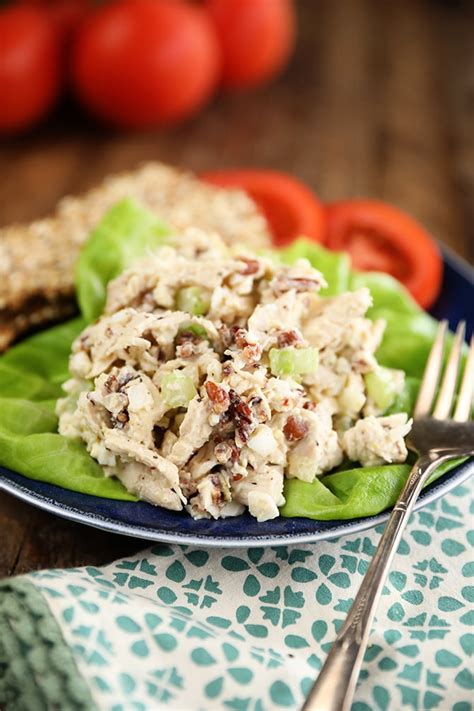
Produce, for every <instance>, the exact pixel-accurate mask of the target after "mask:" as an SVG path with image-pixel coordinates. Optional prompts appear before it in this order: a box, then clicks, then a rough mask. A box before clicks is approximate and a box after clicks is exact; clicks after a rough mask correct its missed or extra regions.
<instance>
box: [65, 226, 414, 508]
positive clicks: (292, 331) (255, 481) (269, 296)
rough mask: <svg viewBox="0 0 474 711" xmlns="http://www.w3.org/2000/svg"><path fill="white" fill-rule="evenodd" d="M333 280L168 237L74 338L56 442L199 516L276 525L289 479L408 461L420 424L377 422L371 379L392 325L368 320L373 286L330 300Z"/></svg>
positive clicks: (302, 265)
mask: <svg viewBox="0 0 474 711" xmlns="http://www.w3.org/2000/svg"><path fill="white" fill-rule="evenodd" d="M324 285H325V282H324V279H323V277H322V275H321V274H320V273H319V272H318V271H317V270H316V269H314V268H313V267H312V266H311V265H310V264H309V262H308V261H307V260H299V261H298V262H297V263H296V264H294V265H293V266H284V265H280V264H277V263H276V262H273V261H272V260H271V259H269V258H268V257H260V256H256V255H254V254H252V253H250V252H249V251H248V250H246V249H245V248H243V247H233V248H229V247H226V246H225V245H224V243H223V242H222V241H221V240H220V239H219V238H218V237H216V235H213V234H207V233H204V232H202V231H200V230H197V229H190V230H188V231H186V232H185V234H184V235H182V236H181V238H179V237H175V238H172V239H171V240H170V243H169V244H168V245H167V246H166V247H162V248H161V249H160V250H158V251H157V252H156V254H151V255H148V256H147V257H146V259H142V260H140V261H138V262H136V263H135V264H134V265H132V266H131V267H130V268H129V269H128V270H127V271H126V272H124V273H123V274H122V275H120V276H119V277H118V278H117V279H114V280H113V281H112V282H111V283H110V284H109V287H108V298H107V303H106V306H105V311H104V314H103V315H102V317H101V318H100V319H99V320H98V321H97V322H96V323H94V324H92V325H90V326H88V327H87V328H86V329H85V330H84V331H83V333H82V334H81V335H80V336H79V337H78V338H77V340H76V341H75V343H74V344H73V349H72V354H71V359H70V371H71V376H72V377H71V379H70V380H69V381H68V382H67V383H66V384H65V386H64V390H65V393H66V397H65V398H63V399H62V400H60V401H59V402H58V406H57V412H58V415H59V431H60V433H61V434H63V435H64V436H67V437H79V438H81V439H82V440H83V441H84V442H85V444H86V447H87V449H88V451H89V452H90V454H91V456H93V457H94V458H95V459H96V460H97V461H98V462H99V464H100V465H101V466H102V467H103V468H104V471H105V473H106V474H107V475H108V476H115V477H117V478H118V479H120V480H121V481H122V482H123V483H124V485H125V486H126V487H127V489H129V490H130V491H131V492H133V493H134V494H136V495H137V496H138V497H139V498H141V499H144V500H146V501H149V502H151V503H154V504H157V505H160V506H164V507H166V508H170V509H173V510H180V509H181V508H183V507H184V508H185V509H186V511H188V512H189V513H190V514H191V515H192V516H194V517H195V518H210V517H212V518H221V517H226V516H235V515H238V514H240V513H242V511H244V510H245V508H247V509H248V510H249V512H250V514H251V515H252V516H255V517H256V518H257V520H258V521H266V520H268V519H271V518H274V517H275V516H278V508H279V506H281V505H282V504H283V503H284V497H283V487H284V480H285V477H289V478H298V479H301V480H302V481H305V482H312V481H313V480H314V478H315V477H318V476H320V475H322V474H324V473H325V472H328V471H331V470H332V469H334V468H335V467H337V466H338V465H339V464H341V462H342V461H343V459H344V458H346V459H347V458H349V459H351V460H354V461H358V462H360V463H362V464H363V465H372V464H379V463H381V462H400V461H404V460H405V458H406V456H407V451H406V447H405V443H404V437H405V436H406V434H407V433H408V431H409V429H410V425H411V423H410V422H409V421H408V419H407V416H406V415H405V414H397V415H392V416H389V417H376V416H375V415H380V414H383V413H381V412H380V411H378V409H377V404H376V402H374V401H373V399H372V397H371V396H369V395H368V393H367V387H366V381H365V378H366V376H367V374H368V373H372V372H373V371H377V368H378V364H377V361H376V358H375V351H376V349H377V348H378V346H379V344H380V341H381V339H382V336H383V329H384V322H383V321H376V322H372V321H370V320H368V319H367V318H365V312H366V310H367V309H368V308H369V306H370V305H371V297H370V294H369V292H368V290H367V289H360V290H359V291H356V292H353V293H345V294H341V295H339V296H332V297H326V298H325V297H321V296H319V295H318V294H317V291H318V289H319V288H320V287H321V286H324ZM385 376H386V373H385ZM392 386H393V387H392V389H393V391H394V392H395V391H397V392H399V391H400V390H401V388H402V387H403V373H400V372H399V371H393V384H392ZM364 416H365V417H364Z"/></svg>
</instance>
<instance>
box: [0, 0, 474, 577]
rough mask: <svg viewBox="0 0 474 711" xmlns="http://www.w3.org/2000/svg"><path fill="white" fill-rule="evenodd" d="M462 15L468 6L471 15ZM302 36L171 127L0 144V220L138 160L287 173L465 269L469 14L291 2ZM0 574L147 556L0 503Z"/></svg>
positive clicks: (470, 203)
mask: <svg viewBox="0 0 474 711" xmlns="http://www.w3.org/2000/svg"><path fill="white" fill-rule="evenodd" d="M469 8H471V9H469ZM298 11H299V15H300V24H299V27H300V36H299V43H298V47H297V51H296V54H295V56H294V58H293V61H292V63H291V66H290V67H289V69H288V70H287V72H286V73H285V75H284V76H283V77H281V78H280V79H279V80H278V81H277V82H276V83H274V84H273V85H272V86H269V87H266V88H263V89H261V90H258V91H255V92H252V93H248V94H241V95H232V96H231V95H229V96H220V97H219V98H218V99H216V100H215V102H214V103H213V104H212V105H211V106H210V107H209V108H208V109H207V110H206V111H205V112H204V113H203V114H201V115H200V116H199V117H197V118H196V119H195V120H193V121H192V122H190V123H188V124H186V125H184V126H181V127H178V128H173V129H168V130H166V131H159V132H158V131H157V132H148V133H143V134H122V133H114V132H112V131H110V130H105V129H100V128H98V127H97V126H96V125H95V124H93V123H92V122H91V121H89V120H88V119H87V118H86V117H84V116H82V115H78V111H77V109H76V108H74V107H73V106H72V104H71V105H69V106H64V107H62V108H61V109H60V110H59V111H58V112H57V114H56V115H55V116H53V117H51V119H50V120H49V121H48V122H46V123H45V125H44V126H43V127H41V128H39V129H37V130H35V132H34V133H31V134H29V135H27V136H23V137H21V138H17V139H15V140H10V141H8V142H4V143H3V144H1V143H0V223H1V224H7V223H9V222H11V221H17V220H29V219H32V218H35V217H38V216H40V215H44V214H47V212H48V211H49V210H51V208H52V207H53V206H54V204H55V202H56V201H57V199H58V198H60V197H61V196H62V195H64V194H67V193H72V192H78V191H82V190H84V189H86V188H89V187H91V186H93V185H94V183H95V182H96V181H97V180H98V179H100V178H101V177H103V176H104V175H106V174H107V173H110V172H113V171H117V170H121V169H127V168H132V167H133V166H135V165H136V164H137V163H139V162H141V161H144V160H152V159H157V160H162V161H166V162H170V163H175V164H179V165H183V166H187V167H190V168H192V169H195V170H202V169H209V168H215V167H225V166H238V165H242V166H243V165H254V166H267V167H271V168H276V169H281V170H286V171H290V172H293V173H295V174H296V175H298V176H299V177H300V178H302V179H303V180H304V181H306V182H307V183H308V184H309V185H311V186H312V187H313V188H314V189H315V190H316V191H317V192H318V193H319V195H320V196H321V197H322V198H323V199H325V200H333V199H337V198H343V197H349V196H359V195H364V196H374V197H378V198H381V199H384V200H388V201H390V202H393V203H394V204H396V205H398V206H400V207H401V208H403V209H405V210H407V211H408V212H410V213H411V214H412V215H414V216H415V217H416V218H418V219H419V220H420V221H421V222H422V223H424V224H425V225H426V226H427V227H428V228H429V229H430V230H431V231H432V233H433V234H434V235H435V236H436V237H438V238H440V239H442V240H444V241H445V242H446V243H448V244H449V245H451V246H452V247H453V248H454V249H455V250H457V251H458V252H459V253H460V254H462V255H464V256H465V257H466V258H468V259H471V260H472V259H473V258H474V254H473V252H474V249H473V246H474V133H473V126H474V53H473V51H472V36H473V30H474V24H473V20H474V15H473V12H472V5H470V4H469V3H468V2H428V1H425V2H423V1H421V0H420V1H418V0H385V1H384V2H380V1H379V0H353V1H350V0H341V1H340V2H335V1H334V0H298ZM0 531H1V535H0V538H1V545H0V576H4V575H11V574H16V573H22V572H26V571H29V570H34V569H39V568H42V567H47V566H67V565H80V564H85V563H88V564H101V563H105V562H106V561H110V560H112V559H113V558H115V557H118V556H122V555H127V554H130V553H131V552H132V551H134V550H138V549H139V548H140V547H143V546H144V545H145V544H144V543H143V541H137V540H133V539H127V538H125V537H120V536H115V535H112V534H107V533H104V532H100V531H96V530H94V529H91V528H86V527H83V526H80V525H77V524H73V523H70V522H68V521H64V520H62V519H60V518H57V517H54V516H52V515H49V514H46V513H43V512H41V511H39V510H36V509H34V508H33V507H31V506H28V505H26V504H23V503H21V502H19V501H16V500H15V499H14V498H12V497H10V496H6V495H3V496H0Z"/></svg>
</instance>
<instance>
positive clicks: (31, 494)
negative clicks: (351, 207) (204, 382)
mask: <svg viewBox="0 0 474 711" xmlns="http://www.w3.org/2000/svg"><path fill="white" fill-rule="evenodd" d="M443 252H444V261H445V273H444V282H443V290H442V293H441V296H440V298H439V300H438V302H437V303H436V305H435V307H434V308H433V310H432V313H433V315H434V316H435V317H436V318H438V319H441V318H447V319H448V320H449V323H450V326H451V328H454V327H455V326H456V324H457V322H458V321H460V320H461V319H465V320H466V321H467V323H468V335H470V334H471V332H472V327H473V319H472V304H474V278H473V273H472V271H471V269H470V267H469V265H468V264H467V263H465V262H463V261H462V260H461V259H460V258H459V257H457V256H456V255H455V254H453V253H452V252H450V251H449V250H446V249H443ZM473 472H474V462H473V461H472V460H471V461H469V462H465V463H464V464H462V465H461V466H459V467H457V468H456V469H453V470H452V471H450V472H449V473H448V474H445V475H444V476H443V477H441V478H440V479H438V481H436V482H435V483H434V484H432V485H431V486H429V487H427V488H426V489H425V491H424V492H423V493H422V495H421V496H420V498H419V500H418V502H417V505H416V507H415V508H421V507H422V506H425V505H426V504H428V503H430V502H431V501H434V500H435V499H437V498H439V497H440V496H443V494H445V493H446V492H447V491H449V490H450V489H452V488H454V487H455V486H457V485H458V484H460V483H461V482H463V481H465V480H466V479H467V478H468V477H469V475H470V474H472V473H473ZM0 474H1V479H0V489H3V490H4V491H8V492H9V493H11V494H13V496H16V497H18V498H19V499H22V500H23V501H27V502H28V503H30V504H33V505H34V506H38V507H39V508H42V509H45V510H46V511H50V512H51V513H55V514H57V515H58V516H63V517H64V518H69V519H71V520H73V521H79V522H80V523H84V524H87V525H89V526H94V527H95V528H101V529H104V530H106V531H113V532H114V533H121V534H125V535H127V536H135V537H137V538H144V539H148V540H151V541H168V542H171V543H187V544H196V545H206V546H220V547H225V546H243V547H249V546H261V545H265V544H267V545H284V544H288V543H302V542H304V541H307V542H310V541H319V540H323V539H327V538H335V537H337V536H340V535H341V534H343V533H349V532H352V533H355V532H357V531H362V530H363V529H365V528H370V527H372V526H375V525H377V524H378V523H381V522H383V521H385V520H386V519H387V517H388V513H387V512H385V513H382V514H379V515H378V516H369V517H366V518H361V519H353V520H350V521H313V520H311V519H307V518H293V519H290V518H282V517H280V518H277V519H273V520H272V521H266V522H265V523H257V521H256V520H255V519H254V518H253V517H252V516H250V515H249V514H244V515H242V516H238V517H236V518H228V519H221V520H218V521H212V520H201V521H194V520H193V519H192V518H191V517H190V516H188V514H185V513H181V512H175V511H167V510H166V509H162V508H160V507H156V506H151V505H150V504H146V503H143V502H124V501H114V500H112V499H103V498H99V497H96V496H88V495H86V494H78V493H76V492H74V491H68V490H67V489H62V488H60V487H58V486H52V485H51V484H44V483H42V482H38V481H33V480H32V479H28V478H27V477H24V476H22V475H20V474H16V473H15V472H12V471H9V470H7V469H3V468H2V467H0Z"/></svg>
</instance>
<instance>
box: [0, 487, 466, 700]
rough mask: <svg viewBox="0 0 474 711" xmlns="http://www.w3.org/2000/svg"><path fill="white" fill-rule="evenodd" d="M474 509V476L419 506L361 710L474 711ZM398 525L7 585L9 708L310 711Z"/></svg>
mask: <svg viewBox="0 0 474 711" xmlns="http://www.w3.org/2000/svg"><path fill="white" fill-rule="evenodd" d="M471 484H472V482H471ZM473 513H474V511H473V509H472V486H471V485H470V484H469V483H468V484H465V485H462V486H459V487H458V488H457V489H455V490H454V491H453V492H451V493H450V494H448V495H446V496H445V497H444V498H442V499H440V500H438V501H436V502H434V503H432V504H430V505H428V506H426V507H424V508H423V509H422V510H420V511H418V512H416V513H415V514H414V515H413V517H412V519H411V521H410V523H409V526H408V529H407V531H406V532H405V535H404V538H403V542H402V544H401V545H400V549H399V552H398V555H397V556H396V558H395V561H394V563H393V566H392V570H391V572H390V576H389V579H388V581H387V585H386V588H385V590H384V594H383V596H382V599H381V602H380V605H379V608H378V612H377V621H376V623H375V625H374V629H373V630H372V632H371V636H370V647H369V649H368V651H367V655H366V658H365V662H364V666H363V671H362V674H361V683H360V684H359V687H358V689H357V692H356V697H355V699H356V700H355V703H354V705H353V711H385V710H387V709H388V710H390V709H393V710H394V711H398V710H399V709H401V708H404V709H405V708H406V709H414V710H416V709H439V710H440V711H449V710H452V711H469V709H471V708H472V700H473V675H472V664H471V661H470V659H469V656H470V655H472V652H473V640H474V635H473V634H472V632H473V629H472V625H473V624H474V616H473V614H474V613H473V608H472V602H473V593H474V587H473V585H472V576H473V575H474V564H473V562H472V546H473V544H474V531H473V530H472V523H473V521H472V514H473ZM382 528H383V527H380V526H379V527H377V528H375V529H371V530H369V531H364V532H362V533H358V534H351V535H348V536H344V537H341V538H339V539H337V540H333V541H325V542H321V543H316V544H312V545H309V544H305V545H295V546H284V547H268V548H263V547H262V548H254V549H228V550H225V549H209V548H208V549H205V548H202V547H200V548H194V547H191V546H171V545H164V544H163V545H156V546H154V547H153V548H149V549H147V550H145V551H143V552H142V553H140V554H138V555H135V556H132V557H130V558H126V559H122V560H118V561H116V562H114V563H112V564H110V565H107V566H104V567H102V568H95V567H91V566H88V567H84V568H74V569H69V570H47V571H43V572H39V573H33V574H30V575H26V576H22V577H19V578H14V579H13V580H12V581H10V582H8V581H5V582H3V583H1V584H0V640H1V641H0V706H1V705H2V703H3V705H4V707H5V709H6V711H12V710H14V711H19V710H23V709H25V711H33V710H34V711H37V709H40V710H41V709H43V708H47V709H61V711H64V710H66V711H68V710H69V709H71V710H75V709H87V710H88V711H89V709H91V710H92V711H96V710H101V711H102V710H104V711H105V710H107V711H122V710H123V711H128V710H129V709H134V710H136V711H153V710H154V709H161V708H169V709H177V710H179V711H184V710H186V711H194V710H196V711H212V710H213V709H223V710H224V709H234V710H235V711H264V710H270V709H298V708H300V706H301V703H302V701H303V698H304V695H305V694H306V693H307V692H308V691H309V688H310V686H311V684H312V681H313V679H314V678H315V676H316V675H317V672H318V669H320V667H321V664H322V662H323V660H324V658H325V656H326V654H327V652H328V649H329V648H330V646H331V642H332V640H333V639H334V636H335V634H336V631H337V629H339V627H340V625H341V624H342V622H343V620H344V617H345V615H346V612H347V610H348V608H349V606H350V604H351V600H352V598H353V596H354V593H355V592H356V590H357V589H358V587H359V585H360V582H361V580H362V576H363V574H364V572H365V571H366V569H367V566H368V563H369V561H370V560H371V558H372V556H373V554H374V550H375V546H376V544H377V542H378V540H379V537H380V533H381V530H382ZM83 533H84V535H87V530H86V529H84V532H83Z"/></svg>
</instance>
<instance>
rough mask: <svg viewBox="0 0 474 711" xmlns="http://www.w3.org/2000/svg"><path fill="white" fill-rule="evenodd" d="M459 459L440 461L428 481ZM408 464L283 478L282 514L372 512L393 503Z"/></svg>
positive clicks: (323, 517)
mask: <svg viewBox="0 0 474 711" xmlns="http://www.w3.org/2000/svg"><path fill="white" fill-rule="evenodd" d="M459 461H460V460H458V461H452V462H446V463H445V464H442V465H441V466H440V467H438V469H437V470H436V472H435V475H434V476H433V477H432V478H431V481H434V480H435V479H438V478H439V477H440V476H442V475H443V474H446V472H448V471H449V470H450V469H453V467H455V466H457V465H458V464H459ZM410 468H411V467H410V465H409V464H386V465H383V466H380V467H355V468H354V469H344V470H343V471H339V472H336V473H335V474H328V475H326V476H324V477H322V478H321V479H316V480H315V481H314V482H312V483H311V484H308V483H307V482H304V481H299V480H298V479H286V480H285V498H286V504H285V505H284V506H283V508H281V509H280V513H281V515H282V516H287V517H293V516H303V517H306V518H314V519H317V520H320V521H332V520H334V519H344V520H345V519H352V518H361V517H362V516H375V515H376V514H378V513H381V512H382V511H384V510H385V509H387V508H389V507H390V506H393V504H394V503H395V502H396V500H397V498H398V495H399V494H400V492H401V490H402V488H403V485H404V484H405V482H406V480H407V477H408V474H409V473H410Z"/></svg>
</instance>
